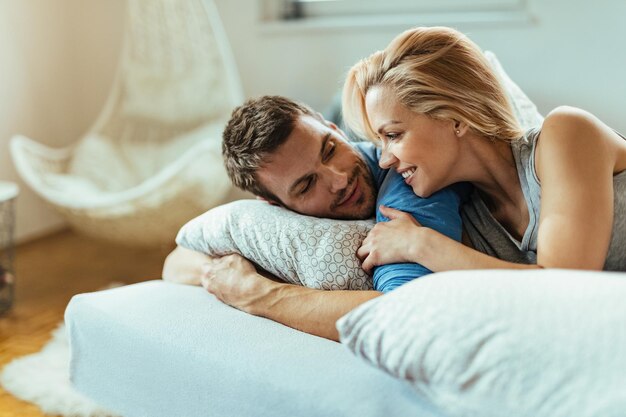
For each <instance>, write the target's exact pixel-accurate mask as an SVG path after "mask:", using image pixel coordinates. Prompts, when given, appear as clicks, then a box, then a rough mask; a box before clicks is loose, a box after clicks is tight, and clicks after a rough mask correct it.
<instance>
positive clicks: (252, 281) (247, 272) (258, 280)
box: [201, 254, 275, 314]
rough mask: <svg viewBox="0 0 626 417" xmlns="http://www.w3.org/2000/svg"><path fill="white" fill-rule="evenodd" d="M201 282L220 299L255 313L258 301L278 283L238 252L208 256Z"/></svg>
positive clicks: (203, 266) (203, 267)
mask: <svg viewBox="0 0 626 417" xmlns="http://www.w3.org/2000/svg"><path fill="white" fill-rule="evenodd" d="M201 283H202V287H204V289H206V290H207V291H208V292H210V293H211V294H213V295H215V296H216V297H217V298H218V299H219V300H220V301H222V302H224V303H226V304H228V305H231V306H233V307H235V308H237V309H239V310H243V311H246V312H248V313H252V314H255V313H254V311H255V309H254V307H255V303H257V302H258V301H259V300H260V299H261V298H263V297H264V296H265V295H266V294H267V293H268V291H270V289H271V288H272V284H275V283H274V282H273V281H271V280H269V279H267V278H265V277H263V276H261V275H260V274H259V273H257V271H256V269H255V267H254V265H253V264H252V262H250V261H248V260H247V259H246V258H244V257H243V256H241V255H237V254H232V255H226V256H222V257H219V258H217V257H215V258H209V259H208V261H207V262H205V263H204V264H203V265H202V275H201Z"/></svg>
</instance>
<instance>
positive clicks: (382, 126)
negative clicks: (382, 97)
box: [378, 120, 402, 134]
mask: <svg viewBox="0 0 626 417" xmlns="http://www.w3.org/2000/svg"><path fill="white" fill-rule="evenodd" d="M396 123H402V122H401V121H400V120H390V121H388V122H387V123H383V124H382V125H381V126H380V127H379V128H378V133H379V134H382V133H383V129H385V128H386V127H387V126H389V125H395V124H396Z"/></svg>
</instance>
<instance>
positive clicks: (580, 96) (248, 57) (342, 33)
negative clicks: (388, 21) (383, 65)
mask: <svg viewBox="0 0 626 417" xmlns="http://www.w3.org/2000/svg"><path fill="white" fill-rule="evenodd" d="M244 3H245V7H244V6H242V4H244ZM259 3H260V2H259V1H257V0H243V1H232V0H217V5H218V7H219V10H220V12H221V14H222V19H223V21H224V24H225V26H226V30H227V32H228V35H229V37H230V40H231V44H232V47H233V49H234V51H235V57H236V59H237V62H238V64H239V70H240V73H241V77H242V79H243V83H244V90H245V92H246V93H247V94H248V95H250V96H255V95H260V94H266V93H271V94H284V95H288V96H292V97H294V98H298V99H301V100H304V101H306V102H308V103H309V104H311V105H313V106H316V107H318V108H319V109H323V108H324V106H326V105H327V104H328V98H329V97H330V96H331V95H332V94H333V93H334V92H335V91H337V90H338V89H339V88H340V86H341V83H342V78H343V76H344V74H345V72H346V71H347V70H348V69H349V68H350V66H351V65H352V64H354V63H355V62H356V61H357V60H358V59H360V58H362V57H365V56H367V55H369V54H370V53H371V52H373V51H374V50H377V49H382V48H384V47H385V46H386V45H387V43H388V42H389V41H390V40H391V39H392V38H393V37H394V36H395V35H397V34H398V33H400V32H401V31H402V30H405V29H408V28H409V27H410V26H405V27H402V26H396V27H386V28H365V29H343V30H342V29H323V30H317V31H312V30H309V31H291V32H289V31H285V32H283V33H280V32H277V33H270V34H267V33H265V34H264V33H262V31H260V30H259V28H258V24H257V22H256V19H257V15H258V10H257V8H258V4H259ZM528 3H529V7H530V10H531V13H532V15H534V16H535V18H536V23H535V24H532V25H510V26H508V27H507V26H503V25H499V26H498V25H495V26H494V25H491V26H485V25H482V26H481V25H477V24H474V25H472V24H466V25H457V26H456V28H457V29H459V30H461V31H463V32H465V33H467V34H468V35H469V36H470V38H472V39H473V40H474V41H475V42H477V43H478V44H479V45H480V46H481V47H482V48H483V49H489V50H492V51H494V52H495V53H496V54H497V56H498V58H499V59H500V61H501V62H502V64H503V66H504V68H505V70H507V72H508V73H509V75H511V77H512V78H513V80H515V81H516V82H517V83H518V84H520V86H521V87H522V88H523V89H524V90H525V91H526V92H527V94H529V96H530V97H531V99H533V100H534V101H535V102H536V103H537V104H538V106H539V108H540V110H541V111H543V112H547V111H549V110H550V109H552V108H554V107H555V106H557V105H560V104H570V105H575V106H580V107H583V108H585V109H588V110H590V111H592V112H594V113H597V114H598V115H600V116H601V117H602V119H603V120H604V121H606V122H607V123H609V124H610V125H612V126H613V127H614V128H616V129H618V130H621V131H622V132H626V117H624V115H626V80H625V77H624V75H623V74H626V46H625V44H624V42H625V41H626V25H624V19H625V18H626V2H624V1H623V0H596V1H583V0H575V1H573V0H529V2H528ZM419 24H420V22H419V21H416V22H414V26H418V25H419Z"/></svg>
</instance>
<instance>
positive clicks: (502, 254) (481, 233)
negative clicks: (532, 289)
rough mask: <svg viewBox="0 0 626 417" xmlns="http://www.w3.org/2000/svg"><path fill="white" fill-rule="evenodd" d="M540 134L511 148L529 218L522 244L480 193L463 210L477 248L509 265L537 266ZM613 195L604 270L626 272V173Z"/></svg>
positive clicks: (465, 224)
mask: <svg viewBox="0 0 626 417" xmlns="http://www.w3.org/2000/svg"><path fill="white" fill-rule="evenodd" d="M539 132H540V129H539V128H534V129H530V130H528V131H527V132H526V134H525V135H524V137H522V138H521V139H520V140H518V141H515V142H513V143H512V144H511V149H512V150H513V156H514V158H515V163H516V165H517V173H518V175H519V180H520V184H521V186H522V191H523V193H524V198H525V200H526V205H527V206H528V214H529V216H530V220H529V222H528V228H527V229H526V231H525V233H524V236H523V237H522V241H521V242H520V241H519V240H517V239H515V238H514V237H513V236H511V234H510V233H509V232H507V230H506V229H505V228H504V227H502V225H501V224H500V223H498V221H497V220H496V219H495V218H494V217H493V216H492V215H491V212H490V211H489V209H488V208H487V206H486V205H485V202H484V201H483V200H482V198H481V197H480V194H479V193H478V190H474V192H473V193H472V194H471V196H470V198H469V200H468V201H467V202H466V203H465V204H464V205H463V208H462V210H461V216H462V219H463V227H464V228H465V231H466V232H467V234H468V237H469V239H470V241H471V242H472V244H473V245H474V248H476V249H477V250H479V251H481V252H483V253H486V254H488V255H491V256H495V257H498V258H500V259H504V260H506V261H509V262H516V263H526V264H534V263H537V232H538V230H539V210H540V207H541V184H540V182H539V179H538V178H537V173H536V170H535V147H536V145H537V138H538V137H539ZM622 137H623V136H622ZM613 192H614V199H615V200H614V216H613V232H612V234H611V243H610V246H609V252H608V255H607V258H606V263H605V264H604V269H605V270H608V271H626V171H622V172H620V173H619V174H617V175H615V176H614V177H613Z"/></svg>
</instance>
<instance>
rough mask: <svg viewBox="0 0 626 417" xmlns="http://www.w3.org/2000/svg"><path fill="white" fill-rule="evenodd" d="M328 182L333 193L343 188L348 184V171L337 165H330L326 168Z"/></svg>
mask: <svg viewBox="0 0 626 417" xmlns="http://www.w3.org/2000/svg"><path fill="white" fill-rule="evenodd" d="M326 177H327V182H328V185H329V187H330V190H331V191H332V192H333V193H336V192H338V191H341V190H343V189H344V188H346V187H347V186H348V180H349V178H348V173H347V172H346V171H345V170H342V169H339V168H337V167H333V166H329V167H328V169H327V170H326Z"/></svg>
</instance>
